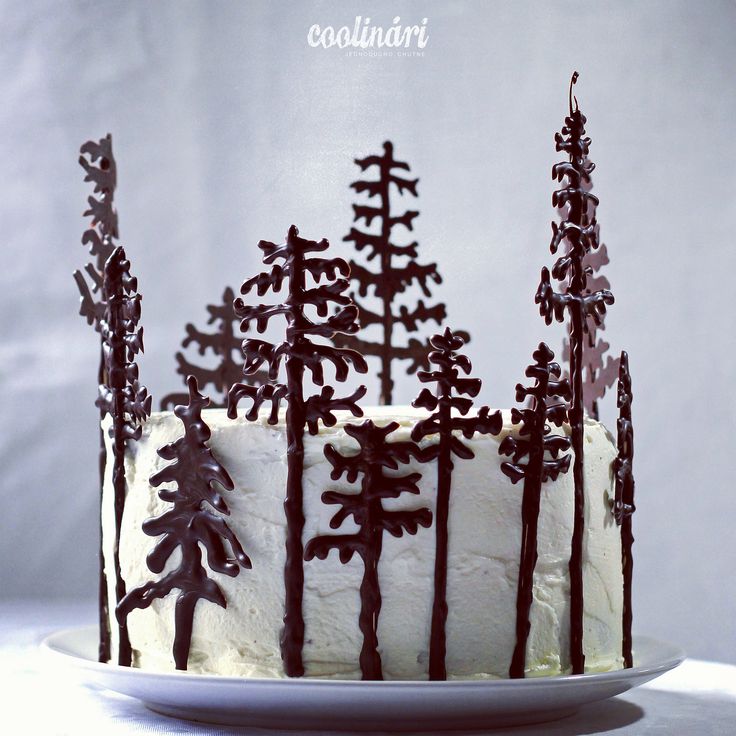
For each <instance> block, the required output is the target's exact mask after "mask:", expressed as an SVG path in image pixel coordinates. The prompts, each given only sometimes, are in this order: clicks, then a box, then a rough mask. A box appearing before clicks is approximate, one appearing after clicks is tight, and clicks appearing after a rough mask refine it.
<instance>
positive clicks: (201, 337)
mask: <svg viewBox="0 0 736 736" xmlns="http://www.w3.org/2000/svg"><path fill="white" fill-rule="evenodd" d="M234 300H235V294H234V292H233V290H232V289H231V288H230V287H229V286H228V287H226V288H225V291H224V292H223V295H222V303H221V304H208V305H207V311H208V312H209V314H210V318H209V319H208V320H207V324H208V325H211V324H213V323H216V324H217V325H218V327H217V330H216V332H214V333H207V332H200V331H199V330H198V329H197V328H196V327H195V326H194V325H193V324H191V322H190V323H188V324H187V325H186V327H185V330H186V333H187V336H186V337H185V338H184V340H183V341H182V343H181V346H182V347H183V348H188V347H189V346H190V345H191V344H192V343H194V344H195V345H196V346H197V352H198V353H199V354H200V355H205V354H206V353H207V351H210V352H211V353H212V354H213V355H214V356H216V357H217V358H218V359H219V362H218V364H217V365H216V366H215V367H214V368H203V367H200V366H196V365H193V364H192V363H190V362H189V361H188V360H187V359H186V358H185V357H184V354H183V353H181V352H178V353H176V356H175V357H176V362H177V363H178V368H177V369H176V372H177V373H178V374H179V375H180V376H182V377H183V378H184V381H185V383H186V381H187V380H188V376H194V377H195V378H196V379H197V383H198V384H199V386H201V387H202V388H204V387H206V386H212V388H213V389H214V390H215V391H217V393H218V394H219V397H218V399H217V400H216V401H212V402H211V404H210V406H211V407H212V408H213V409H214V408H217V409H219V408H224V407H226V406H227V393H228V391H229V390H230V387H231V386H232V385H233V384H234V383H237V382H238V381H240V380H241V379H242V376H243V361H242V344H243V339H242V337H240V336H239V332H240V330H239V329H238V325H239V324H240V318H239V317H238V315H237V314H236V313H235V307H234V305H233V302H234ZM236 356H237V357H236ZM267 380H268V375H267V374H266V372H265V371H259V372H257V373H256V374H254V375H252V376H249V377H248V382H249V383H252V384H253V385H260V384H262V383H265V382H266V381H267ZM188 398H189V397H188V394H185V393H172V394H167V395H166V396H164V398H163V399H161V408H162V409H170V408H171V407H172V406H175V405H176V404H181V403H184V402H186V401H187V400H188Z"/></svg>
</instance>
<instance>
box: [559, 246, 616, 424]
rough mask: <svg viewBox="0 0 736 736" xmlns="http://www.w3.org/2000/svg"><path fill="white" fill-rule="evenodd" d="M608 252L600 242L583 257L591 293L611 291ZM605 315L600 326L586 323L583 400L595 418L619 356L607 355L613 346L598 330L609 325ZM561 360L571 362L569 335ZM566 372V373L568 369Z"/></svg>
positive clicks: (588, 287)
mask: <svg viewBox="0 0 736 736" xmlns="http://www.w3.org/2000/svg"><path fill="white" fill-rule="evenodd" d="M609 262H610V261H609V258H608V251H607V249H606V246H605V244H603V243H601V244H600V245H599V246H598V249H597V250H594V251H590V252H589V253H588V254H587V255H586V257H585V258H584V259H583V266H584V267H585V268H586V270H587V272H588V279H587V286H586V291H587V293H588V294H591V293H594V292H596V291H601V290H603V289H605V290H610V288H611V284H610V282H609V281H608V279H607V278H606V276H605V275H603V274H601V273H600V269H601V268H602V267H603V266H605V265H606V264H608V263H609ZM604 316H605V315H602V316H601V321H600V325H597V324H596V323H595V320H592V319H589V320H588V321H587V322H586V323H585V330H586V338H585V342H584V343H583V370H584V377H583V403H584V405H585V410H586V411H587V412H588V414H589V416H591V417H593V419H596V420H597V419H600V415H599V410H598V402H599V401H600V400H601V399H602V398H603V397H604V396H605V395H606V391H607V389H609V388H611V386H613V384H614V383H615V381H616V378H617V377H618V358H614V357H613V356H612V355H608V349H609V348H610V347H611V346H610V345H609V344H608V343H607V342H606V341H605V340H604V339H603V338H602V337H600V336H599V334H598V333H599V332H601V331H603V330H604V329H605V327H606V325H605V321H604ZM562 359H563V360H564V361H567V362H568V364H569V361H570V340H569V337H566V338H565V340H564V341H563V344H562ZM566 374H567V372H566Z"/></svg>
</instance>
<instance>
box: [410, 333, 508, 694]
mask: <svg viewBox="0 0 736 736" xmlns="http://www.w3.org/2000/svg"><path fill="white" fill-rule="evenodd" d="M430 344H431V346H432V347H433V348H434V350H433V351H432V352H431V353H430V354H429V362H430V363H432V364H434V365H435V366H436V369H435V370H431V371H419V373H418V374H417V376H418V378H419V380H420V381H421V382H422V383H434V384H436V393H432V391H430V390H429V389H428V388H423V389H422V390H421V392H420V393H419V396H418V397H417V398H416V400H415V401H414V403H413V406H415V407H417V408H421V409H427V410H428V411H430V412H433V413H432V414H430V416H429V417H428V418H427V419H422V420H421V421H419V422H417V424H416V425H415V426H414V429H413V430H412V433H411V436H412V439H413V440H414V441H417V442H418V441H419V440H421V439H424V438H425V437H432V436H435V435H436V436H437V443H436V444H434V445H430V446H429V447H427V448H426V450H425V457H426V459H427V460H429V459H432V460H434V459H436V460H437V518H436V521H435V532H436V536H437V545H436V552H435V567H434V602H433V605H432V624H431V634H430V645H429V678H430V680H445V679H447V671H446V669H445V652H446V636H445V625H446V622H447V544H448V533H447V521H448V514H449V507H450V491H451V488H452V471H453V467H454V463H453V459H452V458H453V456H456V457H459V458H461V459H463V460H470V459H472V458H473V457H475V455H474V454H473V451H472V450H471V449H470V447H468V446H467V444H466V443H464V442H463V441H462V440H461V439H460V437H458V436H456V434H455V432H461V433H462V435H463V436H464V437H465V438H466V439H471V438H472V437H473V436H474V435H475V434H476V433H478V434H494V435H495V434H498V433H499V432H500V431H501V427H502V426H503V420H502V418H501V412H500V411H495V412H493V413H492V414H491V413H490V409H489V408H488V407H487V406H483V407H481V409H480V411H478V413H477V414H476V415H472V416H469V417H466V416H465V415H466V414H467V413H468V412H469V411H470V410H471V409H472V407H473V397H475V396H477V395H478V392H479V391H480V389H481V381H480V379H479V378H464V377H463V374H464V375H465V376H467V375H469V374H470V371H471V368H472V366H471V364H470V361H469V360H468V358H467V357H466V356H465V355H461V354H460V353H458V352H457V351H459V350H460V349H461V348H462V347H463V345H464V344H465V341H464V340H463V338H462V337H461V336H460V335H459V334H457V333H453V332H452V330H450V329H449V328H447V329H445V331H444V332H443V333H442V334H440V335H434V336H433V337H432V338H431V339H430ZM458 414H459V415H462V416H458Z"/></svg>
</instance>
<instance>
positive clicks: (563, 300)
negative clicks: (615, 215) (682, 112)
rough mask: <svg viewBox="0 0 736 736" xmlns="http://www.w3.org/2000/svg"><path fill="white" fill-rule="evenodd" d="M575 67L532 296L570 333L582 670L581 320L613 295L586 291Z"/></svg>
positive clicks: (591, 231) (584, 184)
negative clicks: (542, 261)
mask: <svg viewBox="0 0 736 736" xmlns="http://www.w3.org/2000/svg"><path fill="white" fill-rule="evenodd" d="M577 76H578V75H577V72H575V74H573V76H572V80H571V81H570V108H569V109H570V113H569V115H568V116H567V117H566V118H565V125H564V126H563V128H562V132H561V133H556V134H555V143H556V149H557V150H558V151H564V152H565V153H567V154H568V156H569V160H568V161H563V162H561V163H558V164H555V165H554V166H553V167H552V177H553V178H554V179H557V181H559V182H561V183H562V182H564V185H563V187H562V188H561V189H558V190H557V191H556V192H555V193H554V194H553V195H552V204H553V205H554V206H555V207H557V208H564V207H567V218H566V219H564V220H563V221H562V222H561V223H560V224H559V225H558V224H557V223H553V224H552V242H551V243H550V250H551V251H552V253H557V250H558V248H559V246H560V245H561V244H562V243H566V250H565V252H564V254H563V255H562V256H560V257H558V259H557V261H556V262H555V264H554V266H553V268H552V274H551V276H552V278H554V279H556V280H557V281H559V282H560V287H561V290H560V291H559V292H557V291H555V290H554V288H553V287H552V285H551V282H550V272H549V270H548V269H547V268H543V269H542V278H541V282H540V284H539V288H538V290H537V294H536V297H535V301H536V303H537V304H539V311H540V314H541V315H542V316H543V317H544V320H545V322H546V323H547V324H550V323H551V322H552V320H553V319H555V320H557V321H558V322H563V321H564V320H565V318H566V317H568V318H569V334H570V338H569V339H570V383H571V388H572V395H571V401H570V410H569V419H570V427H571V438H572V448H573V451H574V453H575V457H574V462H573V478H574V485H575V510H574V521H573V534H572V544H571V547H572V549H571V556H570V660H571V662H572V671H573V674H580V673H582V672H584V671H585V655H584V653H583V531H584V529H583V527H584V519H585V515H584V504H585V495H584V494H585V490H584V477H583V459H584V458H583V452H584V437H583V430H584V409H585V404H584V397H583V368H584V363H583V349H584V343H585V337H586V336H585V323H586V320H588V319H592V320H593V321H594V322H595V324H600V323H601V319H602V317H603V315H604V314H605V313H606V305H610V304H613V295H612V294H611V292H610V291H607V290H605V289H602V290H599V291H594V292H589V291H588V289H587V277H588V274H587V271H586V268H585V263H584V260H585V256H586V255H587V254H588V253H590V252H591V251H592V250H595V249H596V248H597V247H598V235H597V225H596V220H595V214H593V215H591V214H590V211H591V209H593V211H594V209H595V207H596V206H597V204H598V199H597V198H596V197H595V195H593V194H591V192H590V191H588V185H589V183H590V172H591V171H592V170H593V166H594V165H593V163H592V162H590V161H589V160H588V148H589V146H590V138H586V137H585V122H586V118H585V115H583V114H582V112H580V109H579V107H578V104H577V99H575V100H574V102H575V108H574V109H573V99H574V98H573V94H572V87H573V84H575V82H576V81H577Z"/></svg>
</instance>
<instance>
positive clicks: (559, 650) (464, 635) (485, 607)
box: [102, 407, 622, 679]
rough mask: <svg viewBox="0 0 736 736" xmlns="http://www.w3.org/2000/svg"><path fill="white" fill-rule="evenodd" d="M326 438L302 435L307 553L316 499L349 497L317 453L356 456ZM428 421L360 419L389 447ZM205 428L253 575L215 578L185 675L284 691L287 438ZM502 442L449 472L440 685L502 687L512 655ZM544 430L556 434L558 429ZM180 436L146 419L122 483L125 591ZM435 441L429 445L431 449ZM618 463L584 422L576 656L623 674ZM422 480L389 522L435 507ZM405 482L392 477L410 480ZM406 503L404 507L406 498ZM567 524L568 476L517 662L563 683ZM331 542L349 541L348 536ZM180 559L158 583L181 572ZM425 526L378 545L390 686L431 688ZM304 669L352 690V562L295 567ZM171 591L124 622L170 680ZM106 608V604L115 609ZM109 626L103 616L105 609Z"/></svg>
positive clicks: (334, 435)
mask: <svg viewBox="0 0 736 736" xmlns="http://www.w3.org/2000/svg"><path fill="white" fill-rule="evenodd" d="M337 416H338V422H337V425H336V426H335V427H332V428H322V430H321V431H320V434H319V435H318V436H316V437H312V436H310V435H305V440H304V444H305V453H306V454H305V470H304V511H305V517H306V526H305V531H304V542H305V543H306V542H307V541H308V540H309V539H311V538H312V537H313V536H315V535H317V534H330V533H335V532H334V530H331V529H330V527H329V520H330V518H331V516H332V515H333V514H334V510H335V509H334V507H331V506H327V505H325V504H323V503H322V500H321V495H322V492H323V491H325V490H328V489H338V490H340V489H347V488H350V487H351V486H350V485H349V484H347V483H345V481H344V480H343V481H337V482H335V481H331V480H330V477H329V474H330V469H331V468H330V465H329V463H328V462H327V461H326V459H325V457H324V454H323V451H324V446H325V444H327V443H328V442H330V443H332V444H333V445H335V446H336V447H337V448H338V449H339V450H340V449H341V450H349V449H352V448H355V449H356V450H357V445H356V443H355V441H354V440H353V439H352V438H351V437H349V436H348V435H347V434H346V433H345V431H344V429H343V427H344V424H345V423H346V422H351V421H353V422H354V421H361V420H356V419H354V418H353V417H352V416H350V415H347V413H344V412H342V413H341V412H337ZM422 416H425V413H424V412H420V411H417V410H414V409H412V408H410V407H380V408H369V409H366V410H365V417H364V418H371V419H373V420H374V421H375V422H376V423H377V424H381V423H386V422H388V421H392V420H395V421H398V422H399V423H400V424H401V427H400V429H399V430H397V431H396V432H395V433H394V434H393V435H392V439H395V440H401V439H408V438H409V434H410V431H411V427H412V426H413V425H414V424H415V423H416V421H417V420H418V419H419V418H421V417H422ZM203 419H204V420H205V421H206V422H207V423H208V424H209V426H210V428H211V430H212V439H211V442H210V446H211V448H212V451H213V452H214V454H215V456H216V457H217V459H218V461H219V462H220V463H222V465H224V466H225V467H226V468H227V470H228V472H229V473H230V475H231V477H232V479H233V481H234V483H235V490H234V491H232V492H227V493H226V494H225V497H226V501H227V503H228V506H229V507H230V510H231V515H230V517H229V518H228V520H227V523H228V525H229V526H230V527H231V528H232V529H233V531H234V532H235V534H236V535H237V537H238V538H239V540H240V542H241V543H242V545H243V547H244V548H245V550H246V552H247V554H248V555H249V556H250V558H251V560H252V562H253V568H252V570H242V571H241V573H240V575H239V576H238V577H236V578H229V577H227V576H225V575H218V574H216V573H212V572H211V573H210V574H211V576H212V577H214V578H216V580H217V583H218V584H219V585H220V586H221V588H222V590H223V592H224V594H225V596H226V599H227V602H228V607H227V609H222V608H220V607H219V606H216V605H214V604H212V603H209V602H208V601H200V602H199V603H198V605H197V607H196V611H195V617H194V629H193V635H192V643H191V650H190V656H189V666H188V669H189V671H190V672H201V673H216V674H222V675H242V676H248V677H283V676H284V672H283V668H282V665H281V656H280V651H279V632H280V629H281V626H282V617H283V600H284V582H283V569H284V559H285V552H284V543H285V518H284V511H283V497H284V489H285V485H286V433H285V428H284V426H283V424H281V423H280V424H277V425H273V426H272V425H268V424H267V423H266V421H265V416H264V417H263V418H262V419H261V421H259V422H248V421H246V420H245V419H244V418H242V417H241V418H239V419H237V420H234V421H233V420H229V419H228V418H227V416H226V414H225V411H224V410H221V409H210V410H205V411H204V412H203ZM504 420H505V425H504V430H503V431H502V433H501V434H500V435H499V436H498V437H492V436H488V435H483V436H476V437H475V438H474V439H472V440H466V443H467V444H468V446H470V447H471V448H472V449H473V451H474V453H475V459H474V460H459V459H455V461H454V463H455V470H454V472H453V481H452V495H451V499H450V512H449V570H448V583H447V594H448V606H449V613H448V618H447V672H448V677H459V678H469V677H506V676H507V672H508V667H509V662H510V660H511V655H512V652H513V647H514V626H515V617H516V586H517V577H518V571H519V549H520V538H521V498H522V484H521V483H519V484H517V485H513V484H512V483H511V482H510V480H509V479H508V478H507V477H506V476H505V475H503V473H502V472H501V462H503V461H504V459H505V458H503V457H501V456H499V454H498V445H499V442H500V441H501V440H502V439H503V437H504V436H505V435H506V434H508V433H509V432H512V431H513V428H512V426H511V424H510V417H509V413H508V412H504ZM553 431H555V432H559V431H562V430H557V429H554V428H553ZM181 434H182V425H181V422H180V421H179V420H178V419H177V418H176V417H175V416H174V415H173V413H171V412H159V413H154V414H153V415H152V416H151V418H150V419H149V421H148V422H147V423H146V425H145V426H144V428H143V436H142V437H141V439H140V441H139V442H137V443H132V444H131V447H130V449H129V450H128V455H127V457H126V473H127V482H128V491H127V498H126V503H125V511H124V515H123V524H122V534H121V540H120V560H121V570H122V575H123V578H124V579H125V581H126V585H127V587H128V590H130V589H131V588H132V587H135V586H138V585H141V584H142V583H144V582H145V581H147V580H150V579H152V578H153V577H154V575H153V573H151V572H150V571H149V570H148V568H147V566H146V555H147V553H148V552H149V551H150V549H151V548H152V546H153V545H154V543H155V540H154V539H153V538H152V537H149V536H146V535H145V534H144V533H143V532H142V530H141V524H142V522H143V521H144V520H145V519H147V518H150V517H152V516H156V515H159V514H160V513H162V512H163V511H164V510H166V508H167V507H168V504H165V503H164V502H162V501H160V500H159V498H158V496H157V495H156V490H155V489H154V488H152V487H151V486H150V484H149V482H148V479H149V478H150V476H151V475H153V474H154V473H155V472H156V471H158V470H160V469H161V468H162V467H163V466H164V465H165V464H166V461H164V460H162V459H161V458H159V457H158V455H157V454H156V450H157V449H158V448H159V447H161V446H162V445H164V444H166V443H167V442H171V441H173V440H175V439H177V438H178V437H179V436H181ZM428 441H431V438H430V440H428ZM615 455H616V449H615V446H614V444H613V441H612V439H611V436H610V435H609V433H608V431H607V430H606V429H605V427H604V426H603V425H602V424H600V423H598V422H596V421H593V420H591V419H586V424H585V487H586V497H585V504H586V505H585V522H586V530H585V540H584V557H583V563H584V591H585V613H584V649H585V655H586V670H587V671H599V670H608V669H615V668H619V667H621V666H622V659H621V639H622V625H621V621H622V571H621V541H620V532H619V529H618V528H617V527H616V525H615V523H614V520H613V516H612V514H611V511H610V508H609V498H611V497H612V473H611V463H612V461H613V459H614V457H615ZM411 465H412V467H411V468H410V469H411V470H416V471H418V472H420V473H422V479H421V480H420V482H419V487H420V490H421V493H420V495H419V496H409V497H408V498H400V499H391V500H388V501H386V502H385V504H386V507H387V508H389V507H390V508H396V509H400V508H417V507H418V506H427V507H429V508H431V509H434V505H435V494H436V464H435V463H434V462H432V463H427V464H423V465H419V464H416V463H412V464H411ZM405 470H406V468H402V471H405ZM110 476H111V468H110V467H108V468H107V470H106V479H105V488H104V493H103V508H102V516H103V547H104V551H105V559H106V560H112V545H113V536H114V515H113V508H112V484H111V477H110ZM406 495H408V494H406ZM572 519H573V483H572V474H571V473H567V474H563V475H561V476H560V477H559V478H558V480H557V481H554V482H548V483H546V484H545V485H544V486H543V489H542V499H541V512H540V519H539V550H538V551H539V560H538V563H537V566H536V571H535V576H534V602H533V604H532V609H531V634H530V637H529V642H528V648H527V670H528V672H529V673H530V674H550V675H552V674H559V673H561V672H565V671H569V665H570V663H569V657H568V649H569V578H568V572H567V565H568V560H569V556H570V538H571V535H572ZM340 531H341V532H350V531H352V529H351V524H350V523H349V522H346V523H345V524H344V525H343V528H342V529H341V530H340ZM177 554H178V553H175V555H174V556H173V557H172V559H171V560H170V561H169V565H168V566H167V568H166V570H168V569H170V568H171V567H172V566H173V565H175V564H176V562H177V560H178V557H177ZM433 565H434V526H432V527H431V528H429V529H423V528H420V529H419V530H418V533H417V534H416V536H404V537H402V538H399V539H396V538H394V537H392V536H390V535H385V536H384V542H383V552H382V556H381V561H380V566H379V579H380V586H381V594H382V596H383V606H382V609H381V615H380V619H379V625H378V638H379V649H380V652H381V658H382V663H383V674H384V677H385V678H386V679H426V677H427V663H428V646H429V623H430V616H431V606H432V595H433V582H432V580H433ZM304 571H305V587H304V619H305V622H306V636H305V645H304V652H303V656H304V664H305V668H306V674H307V676H311V677H339V678H356V679H357V678H359V677H360V669H359V666H358V654H359V652H360V647H361V642H362V636H361V633H360V630H359V628H358V613H359V609H360V597H359V592H358V589H359V586H360V581H361V578H362V574H363V569H362V562H361V560H360V558H359V557H357V556H356V557H355V558H353V560H352V561H351V562H350V563H348V564H345V565H343V564H341V563H340V561H339V560H338V559H337V553H335V552H331V553H330V555H329V557H328V558H327V559H326V560H318V559H315V560H311V561H309V562H305V563H304ZM112 581H114V576H113V575H112V574H111V570H108V584H109V586H110V590H109V594H110V600H111V602H113V601H114V600H115V594H114V584H113V582H112ZM175 601H176V591H174V592H173V593H172V594H171V595H169V596H168V598H166V599H163V600H156V601H154V603H153V604H152V605H151V607H150V608H148V609H145V610H134V611H133V612H132V613H131V614H130V616H129V618H128V626H129V634H130V641H131V645H132V647H133V664H134V665H136V666H139V667H142V668H146V669H156V670H173V669H174V662H173V657H172V653H171V649H172V642H173V636H174V606H175ZM113 608H114V605H111V609H113ZM111 613H112V611H111ZM111 630H112V632H113V636H112V656H113V661H115V657H116V651H117V649H116V648H117V636H116V632H117V625H116V622H115V621H114V613H113V621H112V622H111Z"/></svg>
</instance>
